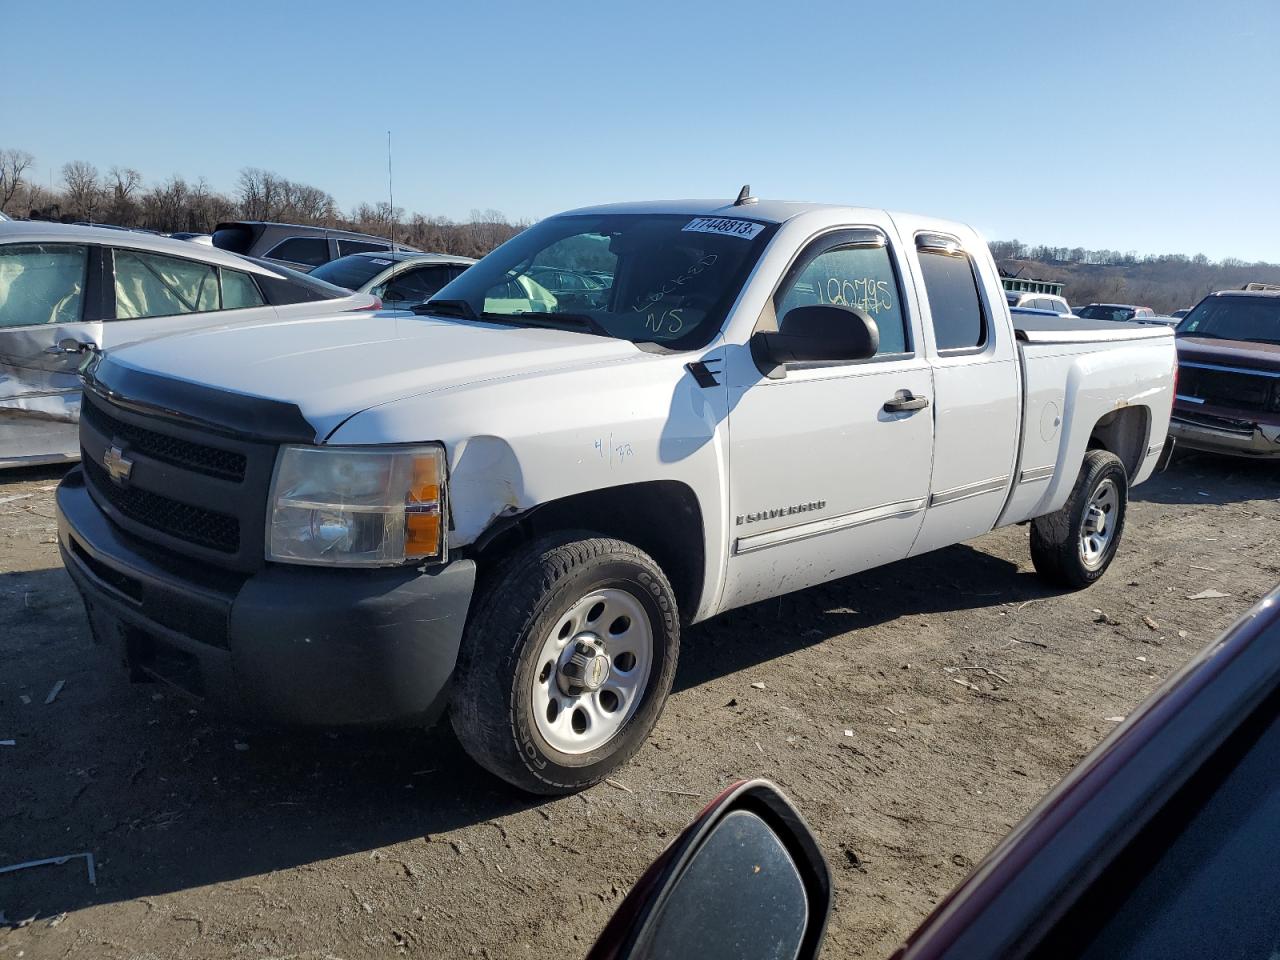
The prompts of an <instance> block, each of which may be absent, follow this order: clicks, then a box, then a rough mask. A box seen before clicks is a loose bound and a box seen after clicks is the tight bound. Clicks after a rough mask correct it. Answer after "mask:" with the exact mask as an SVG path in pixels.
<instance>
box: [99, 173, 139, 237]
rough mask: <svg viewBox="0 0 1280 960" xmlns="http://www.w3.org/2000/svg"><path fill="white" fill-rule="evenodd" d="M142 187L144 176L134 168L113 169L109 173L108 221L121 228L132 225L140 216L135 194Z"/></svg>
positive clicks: (107, 188)
mask: <svg viewBox="0 0 1280 960" xmlns="http://www.w3.org/2000/svg"><path fill="white" fill-rule="evenodd" d="M141 185H142V174H140V173H139V172H138V171H137V170H134V169H133V168H132V167H112V168H111V169H110V170H108V171H107V187H106V190H107V191H109V192H110V199H109V200H108V201H107V219H108V220H109V221H111V222H112V223H118V224H120V225H121V226H124V225H126V224H131V223H133V221H134V220H135V219H136V218H137V215H138V203H137V200H136V199H135V194H136V193H137V191H138V188H139V187H140V186H141Z"/></svg>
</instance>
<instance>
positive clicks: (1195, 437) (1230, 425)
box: [1169, 408, 1280, 459]
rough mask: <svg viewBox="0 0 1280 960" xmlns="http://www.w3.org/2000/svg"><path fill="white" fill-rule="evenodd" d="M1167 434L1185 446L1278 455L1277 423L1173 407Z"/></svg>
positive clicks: (1248, 454)
mask: <svg viewBox="0 0 1280 960" xmlns="http://www.w3.org/2000/svg"><path fill="white" fill-rule="evenodd" d="M1169 436H1171V437H1177V438H1178V442H1179V444H1180V445H1181V447H1182V448H1183V449H1186V450H1204V451H1207V452H1210V453H1227V454H1232V455H1234V456H1239V457H1253V458H1255V459H1280V426H1275V425H1271V424H1259V423H1256V422H1254V421H1252V420H1236V419H1234V418H1228V417H1219V416H1206V415H1203V414H1199V413H1195V412H1189V411H1188V412H1184V411H1181V410H1178V409H1176V408H1175V409H1174V412H1173V417H1172V418H1171V419H1170V421H1169Z"/></svg>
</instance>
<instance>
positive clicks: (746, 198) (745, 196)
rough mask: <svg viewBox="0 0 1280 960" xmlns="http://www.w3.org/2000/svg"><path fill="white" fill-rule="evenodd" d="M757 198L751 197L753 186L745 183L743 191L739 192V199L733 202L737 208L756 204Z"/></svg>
mask: <svg viewBox="0 0 1280 960" xmlns="http://www.w3.org/2000/svg"><path fill="white" fill-rule="evenodd" d="M755 202H756V198H755V197H753V196H752V195H751V184H749V183H744V184H743V185H742V189H741V190H739V191H738V199H737V200H735V201H733V205H734V206H735V207H741V206H744V205H746V204H748V203H755Z"/></svg>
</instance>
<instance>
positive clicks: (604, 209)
mask: <svg viewBox="0 0 1280 960" xmlns="http://www.w3.org/2000/svg"><path fill="white" fill-rule="evenodd" d="M824 211H825V212H833V211H838V212H840V213H842V214H844V215H846V216H847V217H849V219H851V220H853V221H855V222H856V221H857V220H859V219H863V218H865V217H866V216H867V215H868V214H875V215H877V216H887V217H890V218H893V217H894V213H893V211H890V210H883V209H878V208H872V207H854V206H849V205H847V204H840V203H809V202H806V201H798V200H762V199H755V198H753V199H752V200H751V201H750V202H747V203H735V202H734V201H733V200H643V201H639V202H632V203H606V204H599V205H596V206H591V207H579V208H578V209H576V210H566V211H565V212H564V213H561V214H558V216H591V215H597V216H604V215H607V214H637V213H648V214H664V213H665V214H682V215H687V216H691V217H726V218H734V217H736V218H739V219H743V220H755V221H756V222H758V223H785V222H786V221H788V220H793V219H795V218H796V217H799V216H802V215H804V214H806V213H815V212H824ZM928 219H930V220H931V221H933V222H934V223H935V224H936V225H937V226H938V227H940V228H945V227H948V226H951V227H954V228H955V229H963V230H967V229H968V228H967V227H965V226H964V225H963V224H960V223H955V222H952V221H946V220H941V219H937V220H935V219H934V218H932V217H930V218H928Z"/></svg>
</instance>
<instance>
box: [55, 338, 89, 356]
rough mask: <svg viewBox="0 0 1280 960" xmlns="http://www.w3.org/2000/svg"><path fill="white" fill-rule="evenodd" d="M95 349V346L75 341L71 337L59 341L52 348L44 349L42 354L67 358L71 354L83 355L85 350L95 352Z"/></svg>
mask: <svg viewBox="0 0 1280 960" xmlns="http://www.w3.org/2000/svg"><path fill="white" fill-rule="evenodd" d="M96 349H97V345H96V344H93V343H84V342H83V341H80V340H75V339H72V338H71V337H66V338H65V339H63V340H59V341H58V342H57V343H56V344H55V345H54V346H52V347H45V348H44V352H45V353H56V354H58V355H59V356H67V355H70V354H73V353H84V352H85V351H86V350H96Z"/></svg>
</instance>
